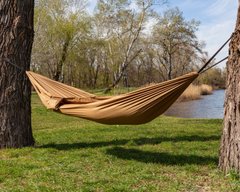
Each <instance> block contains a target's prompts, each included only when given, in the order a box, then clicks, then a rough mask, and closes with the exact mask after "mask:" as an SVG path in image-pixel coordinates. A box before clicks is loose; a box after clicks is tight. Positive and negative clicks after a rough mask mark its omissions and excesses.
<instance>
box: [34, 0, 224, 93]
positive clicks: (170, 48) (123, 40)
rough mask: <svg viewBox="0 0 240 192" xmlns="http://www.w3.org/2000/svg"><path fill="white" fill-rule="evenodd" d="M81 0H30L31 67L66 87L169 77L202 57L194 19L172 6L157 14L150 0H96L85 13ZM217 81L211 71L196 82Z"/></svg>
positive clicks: (220, 82)
mask: <svg viewBox="0 0 240 192" xmlns="http://www.w3.org/2000/svg"><path fill="white" fill-rule="evenodd" d="M87 3H88V2H87V1H74V0H72V1H66V0H54V1H49V0H38V1H37V2H36V8H35V41H34V47H33V54H32V70H34V71H37V72H38V73H42V74H44V75H47V76H49V77H51V78H53V79H55V80H57V81H61V82H64V83H67V84H70V85H72V86H76V87H82V88H90V89H93V88H108V89H107V90H110V89H111V88H113V87H115V86H116V85H119V86H125V87H130V86H132V87H138V86H142V85H144V84H148V83H151V82H161V81H165V80H169V79H172V78H174V77H177V76H180V75H182V74H185V73H187V72H190V71H193V70H197V69H198V68H199V67H200V66H202V65H203V63H204V61H206V60H207V58H208V54H207V53H206V52H204V51H203V48H204V42H200V41H199V39H198V38H197V36H196V32H197V30H198V26H199V24H200V23H199V22H198V21H196V20H194V19H192V20H189V21H188V20H186V19H185V18H184V17H183V13H182V12H181V11H180V10H179V9H178V8H173V9H169V10H167V11H165V12H163V13H158V12H156V11H154V9H153V8H154V7H153V5H152V4H151V1H145V0H143V1H141V0H140V1H139V0H138V1H128V0H116V1H112V0H100V1H97V4H96V7H95V9H94V11H93V12H90V13H88V11H87ZM162 3H163V4H164V1H163V2H162ZM154 6H157V5H154ZM158 6H161V5H158ZM212 71H213V72H212ZM219 73H221V80H220V79H219V77H220V76H219ZM223 81H224V77H223V75H222V71H221V70H220V69H217V71H216V70H211V71H209V72H208V73H206V75H203V76H201V78H200V80H199V81H198V82H203V83H206V84H209V83H210V84H213V85H216V86H219V87H222V85H224V82H223Z"/></svg>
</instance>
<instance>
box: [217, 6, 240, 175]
mask: <svg viewBox="0 0 240 192" xmlns="http://www.w3.org/2000/svg"><path fill="white" fill-rule="evenodd" d="M239 30H240V8H239V10H238V19H237V23H236V31H235V33H234V35H233V37H232V40H231V42H230V48H229V59H228V63H227V86H226V87H227V89H226V96H225V113H224V128H223V133H222V138H221V147H220V158H219V167H220V169H221V170H223V171H224V173H227V172H229V171H230V170H234V171H236V172H238V173H240V47H239V45H240V31H239Z"/></svg>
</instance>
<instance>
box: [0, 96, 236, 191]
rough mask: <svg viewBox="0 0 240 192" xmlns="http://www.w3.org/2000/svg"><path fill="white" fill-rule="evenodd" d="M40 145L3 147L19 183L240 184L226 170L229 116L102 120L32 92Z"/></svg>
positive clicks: (27, 186)
mask: <svg viewBox="0 0 240 192" xmlns="http://www.w3.org/2000/svg"><path fill="white" fill-rule="evenodd" d="M32 114H33V132H34V137H35V138H36V146H35V147H30V148H23V149H6V150H2V151H1V152H0V159H1V160H0V188H1V191H3V192H8V191H9V192H10V191H11V192H12V191H24V192H32V191H44V192H45V191H72V192H74V191H148V192H150V191H169V192H170V191H171V192H172V191H224V192H225V191H239V190H240V188H239V186H240V183H239V180H238V179H237V178H238V177H237V176H233V174H231V176H230V175H229V176H227V177H224V176H223V174H222V173H221V172H219V171H218V167H217V163H218V149H219V140H220V134H221V128H222V120H218V119H210V120H207V119H205V120H204V119H179V118H170V117H161V118H157V119H156V120H154V121H152V122H151V123H148V124H145V125H139V126H118V125H110V126H107V125H101V124H96V123H93V122H89V121H85V120H82V119H77V118H72V117H68V116H63V115H61V114H58V113H54V112H52V111H49V110H46V109H45V108H44V107H43V106H42V105H41V104H40V101H39V99H38V98H37V96H36V95H33V98H32Z"/></svg>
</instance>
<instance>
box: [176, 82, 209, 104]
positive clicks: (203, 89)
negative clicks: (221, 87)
mask: <svg viewBox="0 0 240 192" xmlns="http://www.w3.org/2000/svg"><path fill="white" fill-rule="evenodd" d="M212 91H213V88H212V87H211V86H210V85H206V84H202V85H193V84H191V85H190V86H189V87H188V88H187V89H186V90H185V91H184V92H183V94H182V95H181V96H180V97H179V99H178V101H180V102H182V101H189V100H196V99H200V98H201V95H210V94H212Z"/></svg>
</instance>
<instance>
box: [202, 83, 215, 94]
mask: <svg viewBox="0 0 240 192" xmlns="http://www.w3.org/2000/svg"><path fill="white" fill-rule="evenodd" d="M200 89H201V95H211V94H212V92H213V88H212V86H210V85H206V84H202V85H200Z"/></svg>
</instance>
